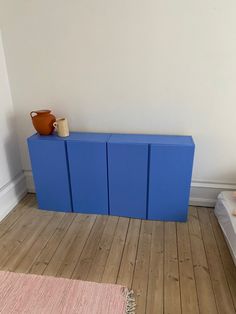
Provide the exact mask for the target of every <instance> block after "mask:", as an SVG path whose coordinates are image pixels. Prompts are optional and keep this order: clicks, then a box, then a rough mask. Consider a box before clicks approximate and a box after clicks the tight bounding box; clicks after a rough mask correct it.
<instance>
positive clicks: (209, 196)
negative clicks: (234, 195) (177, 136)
mask: <svg viewBox="0 0 236 314" xmlns="http://www.w3.org/2000/svg"><path fill="white" fill-rule="evenodd" d="M24 174H25V179H26V186H27V190H28V192H30V193H35V188H34V180H33V175H32V171H30V170H26V171H24ZM226 190H227V191H232V190H236V183H235V184H233V183H225V182H212V181H192V184H191V192H190V205H192V206H203V207H214V206H215V203H216V200H217V196H218V194H219V193H220V192H221V191H226Z"/></svg>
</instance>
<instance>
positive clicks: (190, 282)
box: [0, 194, 236, 314]
mask: <svg viewBox="0 0 236 314" xmlns="http://www.w3.org/2000/svg"><path fill="white" fill-rule="evenodd" d="M0 269H1V270H10V271H15V272H23V273H34V274H44V275H51V276H60V277H65V278H75V279H82V280H90V281H96V282H107V283H118V284H121V285H125V286H127V287H129V288H132V289H133V290H134V292H135V295H136V302H137V311H136V313H137V314H159V313H160V314H162V313H165V314H172V313H173V314H178V313H183V314H198V313H201V314H205V313H206V314H208V313H209V314H210V313H212V314H213V313H214V314H215V313H218V314H221V313H222V314H224V313H226V314H227V313H229V314H230V313H236V311H235V309H236V267H235V265H234V263H233V261H232V258H231V255H230V253H229V250H228V247H227V244H226V242H225V239H224V236H223V234H222V231H221V229H220V226H219V224H218V222H217V219H216V217H215V215H214V212H213V209H210V208H201V207H199V208H196V207H190V208H189V219H188V222H187V223H174V222H160V221H145V220H139V219H129V218H124V217H112V216H109V217H108V216H99V215H85V214H74V213H57V212H50V211H42V210H38V209H37V206H36V200H35V196H34V195H32V194H28V195H27V196H26V197H25V198H24V199H23V200H22V201H21V202H20V203H19V204H18V205H17V206H16V207H15V209H14V210H13V211H11V213H10V214H9V215H8V216H7V217H6V218H5V219H4V220H2V221H1V222H0Z"/></svg>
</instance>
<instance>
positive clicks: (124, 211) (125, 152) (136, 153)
mask: <svg viewBox="0 0 236 314" xmlns="http://www.w3.org/2000/svg"><path fill="white" fill-rule="evenodd" d="M111 138H112V137H111ZM108 173H109V199H110V214H111V215H118V216H127V217H134V218H144V219H146V208H147V176H148V144H140V143H139V144H137V143H134V144H132V143H112V142H110V141H109V143H108Z"/></svg>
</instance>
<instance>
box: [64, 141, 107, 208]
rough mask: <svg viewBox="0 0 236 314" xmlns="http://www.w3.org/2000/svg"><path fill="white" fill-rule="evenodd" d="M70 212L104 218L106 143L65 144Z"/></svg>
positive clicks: (73, 142) (105, 204) (105, 200)
mask: <svg viewBox="0 0 236 314" xmlns="http://www.w3.org/2000/svg"><path fill="white" fill-rule="evenodd" d="M67 150H68V159H69V167H70V177H71V187H72V199H73V209H74V212H79V213H90V214H108V186H107V155H106V142H105V141H104V142H93V141H79V140H76V141H68V143H67Z"/></svg>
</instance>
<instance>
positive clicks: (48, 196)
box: [28, 135, 72, 212]
mask: <svg viewBox="0 0 236 314" xmlns="http://www.w3.org/2000/svg"><path fill="white" fill-rule="evenodd" d="M28 146H29V153H30V159H31V164H32V171H33V177H34V184H35V190H36V195H37V200H38V205H39V208H41V209H46V210H55V211H63V212H71V211H72V206H71V193H70V183H69V177H68V164H67V157H66V147H65V141H63V140H62V141H60V140H54V139H52V140H50V137H48V139H46V137H40V136H36V135H35V136H33V137H32V139H31V138H29V139H28Z"/></svg>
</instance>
